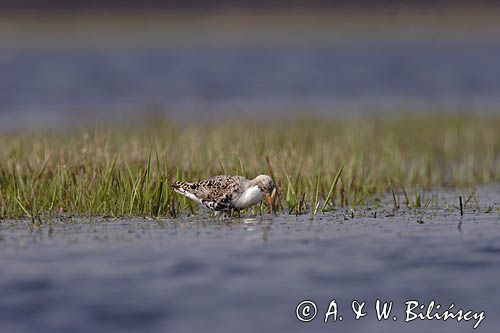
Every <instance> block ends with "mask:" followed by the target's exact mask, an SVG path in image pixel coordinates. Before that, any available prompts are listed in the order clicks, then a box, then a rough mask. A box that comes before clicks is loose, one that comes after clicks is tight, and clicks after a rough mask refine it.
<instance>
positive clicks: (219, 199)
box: [173, 176, 244, 210]
mask: <svg viewBox="0 0 500 333" xmlns="http://www.w3.org/2000/svg"><path fill="white" fill-rule="evenodd" d="M243 179H244V178H243V177H241V176H215V177H211V178H208V179H206V180H203V181H200V182H197V183H187V182H176V183H175V184H174V185H173V187H174V190H175V191H176V192H178V193H180V194H183V195H185V196H186V197H188V198H190V199H193V200H195V201H198V202H199V203H202V204H204V205H205V206H207V207H208V208H209V209H212V210H223V209H228V208H231V206H232V201H233V196H234V195H235V194H237V193H238V192H240V191H241V187H242V186H241V181H242V180H243Z"/></svg>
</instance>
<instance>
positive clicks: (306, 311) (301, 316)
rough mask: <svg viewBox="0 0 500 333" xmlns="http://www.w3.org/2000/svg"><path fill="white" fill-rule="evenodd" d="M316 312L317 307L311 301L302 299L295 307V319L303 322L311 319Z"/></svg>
mask: <svg viewBox="0 0 500 333" xmlns="http://www.w3.org/2000/svg"><path fill="white" fill-rule="evenodd" d="M317 313H318V308H317V307H316V304H314V302H313V301H302V302H300V303H299V305H297V307H296V308H295V316H297V319H298V320H300V321H303V322H308V321H311V320H313V319H314V318H315V317H316V314H317Z"/></svg>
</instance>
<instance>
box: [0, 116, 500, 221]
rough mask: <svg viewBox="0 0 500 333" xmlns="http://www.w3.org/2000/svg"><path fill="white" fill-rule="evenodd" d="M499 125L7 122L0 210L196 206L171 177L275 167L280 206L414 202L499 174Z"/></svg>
mask: <svg viewBox="0 0 500 333" xmlns="http://www.w3.org/2000/svg"><path fill="white" fill-rule="evenodd" d="M499 129H500V116H458V115H457V116H452V115H447V116H429V115H426V116H411V115H406V116H392V117H360V118H352V117H347V118H342V119H337V120H325V119H312V118H299V119H294V120H285V121H284V120H278V119H276V120H271V121H267V122H264V121H262V122H244V121H228V122H224V123H217V124H196V125H175V124H174V123H170V122H168V121H154V122H144V123H143V124H141V125H134V126H132V125H119V126H118V125H117V126H110V127H102V128H92V129H88V128H87V129H68V130H67V131H60V132H51V133H42V132H37V133H11V134H6V133H4V134H0V140H1V146H0V217H1V218H16V217H29V218H31V219H33V220H35V219H39V218H42V219H43V218H47V217H53V216H59V215H81V216H131V215H134V216H137V215H139V216H168V217H176V216H180V215H183V214H186V213H190V214H192V213H196V211H197V209H198V207H197V206H196V205H195V204H194V203H193V202H192V201H190V200H189V199H186V198H184V197H181V196H179V195H177V194H175V193H173V192H172V189H171V187H170V185H169V184H170V183H171V182H172V181H173V180H175V179H178V180H199V179H204V178H206V177H209V176H213V175H216V174H221V173H227V174H243V175H245V176H247V177H254V176H256V175H258V174H272V175H273V177H274V178H275V180H276V182H277V184H278V185H279V188H280V191H279V193H278V194H277V197H276V205H275V206H276V207H275V209H276V210H277V211H278V212H282V213H290V214H312V215H315V214H322V213H324V212H327V211H329V210H332V209H336V208H338V207H341V206H348V207H356V206H358V205H363V204H367V203H370V202H372V201H373V199H374V198H376V197H377V196H380V195H385V194H387V193H396V192H397V193H401V192H402V193H404V198H405V200H404V204H405V205H408V204H410V202H411V203H412V204H413V205H419V204H420V193H421V191H423V190H426V189H430V188H432V187H436V186H439V187H441V186H444V187H456V186H460V187H462V186H464V187H470V186H474V185H477V184H481V183H486V182H492V181H498V180H500V130H499ZM266 157H268V160H266ZM408 193H410V195H408ZM412 193H415V198H412V196H413V195H412ZM408 197H411V198H408ZM393 198H394V205H395V206H399V205H400V204H403V203H400V202H399V196H397V198H396V194H394V195H393ZM264 208H265V207H264ZM257 209H258V207H257Z"/></svg>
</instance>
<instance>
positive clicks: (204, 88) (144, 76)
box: [0, 0, 500, 131]
mask: <svg viewBox="0 0 500 333" xmlns="http://www.w3.org/2000/svg"><path fill="white" fill-rule="evenodd" d="M499 17H500V5H499V3H498V2H497V1H452V0H448V1H444V0H443V1H417V0H415V1H409V0H407V1H404V2H401V1H389V0H385V1H384V0H358V1H342V0H335V1H326V0H307V1H306V0H302V1H300V0H295V1H294V0H291V1H264V0H241V1H229V0H186V1H181V0H170V1H159V0H156V1H155V0H148V1H113V0H104V1H77V0H73V1H69V0H53V1H40V0H25V1H22V0H17V1H16V0H7V1H6V0H4V1H0V41H1V43H0V130H2V131H11V130H17V129H33V128H42V129H44V128H48V129H53V128H65V127H67V126H68V125H72V124H83V123H89V124H95V123H96V122H103V121H104V122H106V121H107V122H117V121H120V122H121V121H125V122H128V121H136V120H137V119H147V118H150V117H169V118H171V119H175V120H177V121H216V120H218V119H222V118H225V117H230V118H240V117H243V118H262V119H264V118H267V117H282V116H290V115H294V114H309V115H315V116H323V115H341V114H351V113H357V114H359V113H361V114H373V113H385V112H387V113H399V112H467V113H469V112H473V113H475V112H481V113H482V112H497V111H498V110H500V108H499V106H500V61H499V59H500V38H499V36H500V20H499V19H498V18H499Z"/></svg>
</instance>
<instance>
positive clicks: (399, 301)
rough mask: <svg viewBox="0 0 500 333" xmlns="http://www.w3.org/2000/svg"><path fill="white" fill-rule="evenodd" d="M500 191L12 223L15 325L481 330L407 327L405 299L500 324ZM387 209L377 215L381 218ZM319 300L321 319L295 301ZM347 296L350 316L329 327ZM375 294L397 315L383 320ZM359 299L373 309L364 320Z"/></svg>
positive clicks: (3, 315)
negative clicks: (392, 201) (444, 204)
mask: <svg viewBox="0 0 500 333" xmlns="http://www.w3.org/2000/svg"><path fill="white" fill-rule="evenodd" d="M497 192H498V191H496V192H494V193H493V194H494V195H493V196H492V197H491V199H489V200H488V201H486V202H482V204H483V205H487V206H491V209H490V208H484V207H483V208H481V209H479V210H478V209H477V208H475V207H473V206H470V205H469V206H468V207H467V208H466V212H465V216H464V217H463V218H460V215H459V213H458V209H457V208H456V207H454V206H453V205H450V206H449V207H450V208H449V209H440V210H434V209H430V208H429V209H427V210H426V211H425V212H423V211H420V212H416V213H415V212H412V211H404V212H401V211H399V212H396V213H393V212H392V211H391V210H390V209H377V210H375V209H367V210H359V211H356V214H355V217H354V218H351V217H350V216H349V215H350V214H349V213H348V212H347V211H343V210H341V211H339V212H336V213H333V214H327V215H325V216H322V217H317V218H316V219H314V220H311V219H310V217H309V216H307V215H306V216H301V217H288V216H274V217H272V216H264V217H263V218H260V217H255V218H251V217H246V218H242V219H239V220H232V221H225V222H220V221H213V220H210V219H208V218H204V217H203V215H202V216H198V217H193V218H187V219H179V220H168V219H161V220H148V219H130V220H95V221H89V220H88V219H74V220H71V219H61V220H57V221H54V226H53V227H48V226H45V227H42V228H34V229H31V230H30V228H28V227H27V225H28V224H29V223H28V222H27V221H3V222H2V223H1V224H0V290H2V297H1V298H0V328H1V330H2V331H5V332H67V331H69V330H71V331H73V332H89V331H93V332H166V331H172V332H193V331H213V332H235V331H239V332H240V331H241V332H255V331H287V332H306V331H310V330H311V329H314V330H315V331H324V332H331V331H332V330H337V329H338V330H342V331H346V330H349V331H359V332H400V331H401V330H402V329H409V330H413V331H428V332H471V331H472V326H473V322H460V323H457V322H455V321H447V322H442V321H413V322H411V323H404V322H403V319H404V310H405V307H404V302H405V301H407V300H412V299H413V300H418V301H421V302H429V301H430V300H435V301H436V302H438V303H440V304H442V306H443V307H448V306H449V304H450V303H455V304H456V306H457V308H458V307H460V308H463V309H472V310H476V311H486V319H485V320H484V321H483V322H482V323H481V324H480V326H479V329H478V331H483V332H491V331H493V330H494V329H495V328H496V327H498V325H499V324H500V319H498V316H496V314H497V313H499V311H500V300H499V299H498V297H497V295H498V294H499V292H500V286H499V285H498V278H499V277H500V255H499V254H500V246H499V244H498V239H499V237H500V216H499V211H498V207H499V202H500V201H499V200H498V198H500V196H498V193H497ZM375 211H377V214H376V215H375V214H374V213H375ZM305 299H309V300H314V301H315V302H316V303H317V304H318V307H319V314H318V316H317V318H316V319H315V320H314V321H313V322H311V323H302V322H299V321H298V320H297V319H296V317H295V307H296V306H297V304H298V303H299V302H300V301H302V300H305ZM332 299H335V300H336V301H337V303H338V305H339V311H340V314H341V315H342V316H343V318H344V320H343V321H342V322H336V323H333V322H330V323H329V324H324V323H322V315H323V314H324V312H325V310H326V307H327V305H328V303H329V302H330V301H331V300H332ZM376 299H381V300H384V301H385V300H386V301H389V300H392V301H394V310H393V314H394V315H396V316H397V317H398V320H397V321H393V320H388V321H386V322H378V321H377V320H376V318H375V316H374V310H373V309H374V306H373V304H374V302H375V300H376ZM352 300H360V301H361V300H365V301H367V302H368V305H367V306H366V308H367V312H368V315H367V317H365V318H363V319H362V320H359V321H355V320H354V319H353V314H352V312H351V310H350V304H351V301H352Z"/></svg>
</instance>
